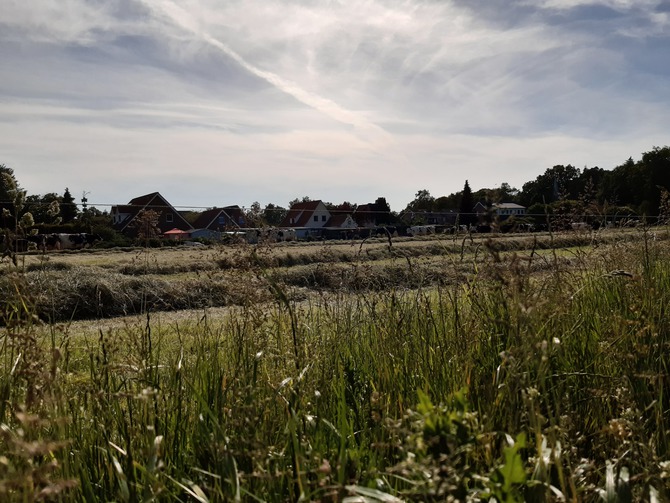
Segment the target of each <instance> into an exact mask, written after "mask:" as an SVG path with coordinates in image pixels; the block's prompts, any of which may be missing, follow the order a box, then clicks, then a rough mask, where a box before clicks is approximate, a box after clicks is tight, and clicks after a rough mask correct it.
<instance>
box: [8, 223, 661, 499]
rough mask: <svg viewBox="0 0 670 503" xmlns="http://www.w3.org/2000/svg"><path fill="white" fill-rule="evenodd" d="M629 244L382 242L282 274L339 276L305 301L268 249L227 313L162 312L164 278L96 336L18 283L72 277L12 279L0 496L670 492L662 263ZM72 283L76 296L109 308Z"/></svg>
mask: <svg viewBox="0 0 670 503" xmlns="http://www.w3.org/2000/svg"><path fill="white" fill-rule="evenodd" d="M639 237H640V239H639V242H638V243H630V242H629V243H625V244H622V243H615V244H612V245H607V246H605V245H599V246H598V247H596V248H590V249H588V250H585V251H583V252H575V251H573V252H571V253H572V255H571V256H570V257H569V258H564V257H559V254H558V253H556V254H554V255H553V257H551V256H546V255H538V254H536V253H534V252H531V253H525V254H521V253H517V252H515V253H511V254H506V253H503V250H501V249H500V248H499V247H497V246H495V245H493V244H484V245H482V246H481V247H480V248H479V249H478V250H477V252H476V254H466V255H461V256H459V255H458V253H456V254H449V253H447V252H445V254H444V255H443V256H441V258H440V260H439V261H437V262H435V261H427V262H426V264H424V263H422V262H421V260H422V259H421V258H415V257H409V256H400V255H390V256H388V257H386V258H385V260H387V261H388V263H387V264H386V265H385V266H384V269H380V270H384V271H385V272H388V271H396V273H395V274H397V275H398V278H397V280H392V281H388V280H387V281H383V280H382V279H381V276H375V275H374V272H375V270H374V268H372V269H369V268H368V269H366V267H368V266H372V264H367V263H366V262H367V260H363V259H361V260H360V261H359V262H356V261H353V262H351V263H346V264H331V265H328V264H301V265H299V266H297V265H294V266H292V267H291V270H293V271H300V270H301V269H299V267H308V268H311V267H321V270H319V271H318V273H317V271H316V269H307V270H305V269H302V271H303V273H304V274H305V276H308V278H307V279H306V280H305V281H306V283H305V285H307V286H309V285H314V284H318V285H328V286H330V287H331V288H323V289H318V290H317V293H316V294H315V295H310V296H307V297H305V296H303V297H301V298H300V299H301V300H296V299H297V298H298V297H296V295H295V294H294V293H295V292H294V290H293V288H294V287H293V286H292V285H293V284H298V280H297V279H295V280H294V281H284V280H285V279H286V278H287V276H286V275H285V274H283V273H281V272H278V269H277V267H278V265H277V263H273V265H272V266H271V267H270V268H268V267H266V263H265V262H263V260H265V259H264V258H263V256H262V255H260V258H256V259H254V258H253V257H250V261H249V263H248V265H247V267H246V269H245V270H246V275H245V276H242V275H240V276H235V277H236V278H244V279H243V280H242V281H245V282H247V283H249V282H256V286H255V287H254V288H253V289H247V290H244V289H241V288H240V289H239V291H247V292H249V295H250V297H249V298H248V299H247V300H246V301H245V300H243V299H239V302H237V304H238V305H239V306H240V307H238V308H235V309H232V310H230V312H229V314H227V315H222V316H220V317H216V318H214V317H212V315H211V314H210V312H209V311H208V310H207V309H206V306H203V305H199V304H198V305H196V306H195V307H199V308H201V310H200V314H199V315H198V316H197V317H196V316H194V318H193V319H192V320H191V321H180V322H174V323H171V324H167V325H164V324H161V323H158V322H156V321H155V317H154V316H153V314H152V313H153V312H154V310H155V309H157V308H158V307H160V301H161V297H162V296H164V295H166V293H165V292H166V291H168V290H169V288H168V287H167V286H165V285H163V284H161V283H160V282H159V281H158V280H155V281H154V279H152V277H151V276H150V275H145V276H143V277H142V278H137V277H131V278H130V279H132V280H133V281H140V280H147V282H140V283H134V284H133V286H132V287H128V290H127V292H126V295H127V296H130V295H131V292H135V294H136V295H139V300H138V303H139V307H138V308H137V309H138V311H140V312H143V315H142V316H141V317H138V318H136V321H135V322H129V323H128V324H127V325H125V326H124V327H123V328H121V329H114V330H112V329H109V330H105V329H104V328H100V330H98V331H97V333H95V334H88V335H85V334H78V333H75V332H74V329H73V328H72V325H69V324H65V325H62V324H61V325H57V324H54V323H51V324H47V325H44V324H42V323H41V322H40V321H39V317H38V316H37V314H38V313H37V306H38V305H40V303H44V302H45V301H44V298H50V302H51V305H52V306H53V312H55V311H56V310H57V309H63V311H64V312H65V311H66V310H74V309H75V307H73V305H71V304H68V305H67V306H65V307H63V306H61V304H60V302H61V301H60V298H61V297H60V296H65V291H64V289H63V290H61V289H56V288H53V287H49V288H46V287H45V288H43V289H41V290H40V291H39V293H36V289H35V288H34V282H35V281H38V280H39V278H38V279H36V277H35V276H33V275H37V274H41V275H43V277H47V276H49V275H51V274H63V273H72V272H73V269H68V270H67V271H61V270H58V268H53V267H52V268H48V269H46V270H42V271H38V270H36V271H30V272H27V271H26V272H22V271H20V270H17V271H14V272H7V273H5V274H4V276H3V280H4V281H5V283H4V285H5V287H4V290H3V295H4V296H5V306H4V309H3V327H2V332H1V333H0V398H1V402H0V499H1V500H2V501H21V502H25V501H49V500H51V501H82V500H83V501H129V502H135V501H190V500H195V501H201V502H204V501H269V502H275V501H276V502H283V501H298V500H301V501H348V502H350V503H351V502H358V501H366V502H367V501H468V500H469V501H499V502H515V501H566V500H568V501H594V502H595V501H612V502H613V501H620V502H624V501H639V500H649V501H652V500H655V501H664V500H667V499H668V498H670V494H669V493H668V491H667V485H668V480H670V453H669V447H670V444H669V442H668V431H669V429H670V424H669V422H670V414H669V413H668V407H669V406H668V404H669V403H670V391H669V390H670V379H669V377H668V375H669V374H668V366H669V364H670V362H669V359H670V357H669V356H668V354H669V352H668V349H669V347H668V345H669V341H670V336H669V334H668V328H669V327H668V323H669V322H668V321H667V315H668V313H667V310H668V302H669V301H670V298H669V296H670V261H669V260H668V259H669V258H670V253H668V249H667V245H666V244H665V243H664V242H663V241H658V240H654V239H653V235H651V234H650V233H649V232H647V231H645V232H643V233H641V234H640V235H639ZM259 253H262V251H260V250H256V251H255V254H256V256H257V257H259V255H258V254H259ZM461 257H464V258H463V260H461ZM474 257H477V259H475V258H474ZM150 266H151V264H147V267H150ZM439 267H442V268H443V269H448V268H452V269H453V268H456V269H458V270H459V271H460V272H459V274H460V276H459V278H460V280H458V281H445V280H444V275H440V273H439ZM347 271H348V272H347ZM90 274H91V275H94V274H95V273H94V272H91V273H90ZM123 277H124V276H123V275H119V276H117V277H115V278H114V281H119V282H121V283H123V281H125V280H124V279H122V278H123ZM366 277H367V278H368V280H369V281H373V285H372V286H371V287H365V282H366V279H365V278H366ZM450 277H451V276H450ZM105 278H107V279H109V277H107V276H105ZM310 278H311V279H310ZM315 278H317V279H315ZM318 278H320V279H318ZM324 278H326V279H324ZM352 278H354V279H352ZM355 278H358V279H355ZM375 278H377V279H375ZM440 278H442V279H440ZM71 281H72V282H75V281H77V282H79V285H81V284H82V283H86V282H87V281H90V283H91V285H92V284H93V283H94V282H93V281H92V280H89V279H87V276H86V272H85V271H77V274H76V279H72V280H71ZM212 281H214V280H213V279H212ZM238 281H239V279H238ZM374 281H377V282H378V283H376V284H375V283H374ZM112 283H113V282H112ZM168 283H169V282H168ZM47 284H49V285H53V284H54V283H53V282H49V283H43V285H47ZM222 284H224V283H223V282H222ZM336 284H337V285H339V287H337V288H335V287H334V285H336ZM196 285H202V281H200V282H197V283H192V284H189V285H187V286H184V287H183V288H184V289H183V290H181V293H182V294H184V295H186V293H187V291H189V292H188V293H189V295H193V293H192V292H191V291H190V290H193V289H195V288H199V286H196ZM238 286H239V285H238ZM302 286H304V285H302ZM258 287H261V288H262V289H264V291H265V292H266V293H265V296H264V297H259V296H258V294H257V293H254V292H257V290H258ZM87 288H89V290H82V288H81V286H78V287H77V288H76V290H77V291H79V292H82V291H86V292H88V293H87V294H86V296H84V295H82V297H81V303H82V304H83V303H85V302H86V300H87V299H88V297H90V296H97V297H96V298H98V299H99V298H104V288H103V285H101V284H97V286H96V287H95V289H94V288H93V286H90V287H87ZM111 288H112V287H111V286H110V294H111ZM114 288H118V287H114ZM233 290H234V288H233V286H228V290H226V291H227V292H229V291H233ZM101 292H102V293H101ZM115 292H116V290H115ZM138 292H139V293H138ZM220 295H226V292H223V291H217V290H209V291H205V292H204V293H203V294H202V298H206V297H207V296H209V297H210V298H212V299H213V298H215V297H217V296H220ZM175 296H178V295H177V294H175ZM190 298H191V299H193V298H194V297H190ZM263 300H268V302H261V301H263ZM113 301H114V299H112V298H110V300H109V302H113ZM96 302H97V301H96ZM191 302H192V301H187V302H185V303H186V304H187V305H188V304H190V303H191ZM211 303H212V304H213V303H214V301H213V300H212V301H211ZM166 304H168V303H167V302H166Z"/></svg>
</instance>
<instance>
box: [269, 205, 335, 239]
mask: <svg viewBox="0 0 670 503" xmlns="http://www.w3.org/2000/svg"><path fill="white" fill-rule="evenodd" d="M330 217H331V214H330V211H328V208H326V205H325V204H323V201H304V202H301V203H296V204H294V205H293V206H291V208H290V209H289V210H288V213H287V214H286V216H285V217H284V220H282V222H281V223H280V224H279V227H280V228H281V227H283V228H295V229H296V230H297V233H298V237H299V238H305V237H308V236H310V235H314V234H315V233H314V232H313V231H314V230H316V229H321V228H323V227H325V226H326V223H327V222H328V220H329V219H330ZM316 234H318V232H317V233H316Z"/></svg>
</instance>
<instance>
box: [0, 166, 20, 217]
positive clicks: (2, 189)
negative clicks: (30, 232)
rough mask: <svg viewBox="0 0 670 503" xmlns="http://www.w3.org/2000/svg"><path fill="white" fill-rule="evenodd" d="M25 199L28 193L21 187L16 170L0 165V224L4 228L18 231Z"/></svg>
mask: <svg viewBox="0 0 670 503" xmlns="http://www.w3.org/2000/svg"><path fill="white" fill-rule="evenodd" d="M25 197H26V193H25V191H23V190H21V187H19V183H18V182H17V180H16V177H15V176H14V170H13V169H12V168H8V167H7V166H5V165H4V164H0V223H2V227H3V228H11V229H13V230H16V227H17V226H18V218H19V212H20V211H21V209H22V207H23V203H24V202H25Z"/></svg>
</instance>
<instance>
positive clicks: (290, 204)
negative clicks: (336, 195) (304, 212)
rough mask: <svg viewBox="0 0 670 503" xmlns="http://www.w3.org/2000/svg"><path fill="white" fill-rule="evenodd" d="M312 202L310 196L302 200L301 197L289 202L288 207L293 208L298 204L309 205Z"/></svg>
mask: <svg viewBox="0 0 670 503" xmlns="http://www.w3.org/2000/svg"><path fill="white" fill-rule="evenodd" d="M310 201H311V199H310V198H309V196H303V197H302V199H301V198H299V197H296V198H295V199H292V200H291V201H289V202H288V207H289V208H292V207H293V206H294V205H296V204H298V203H308V202H310Z"/></svg>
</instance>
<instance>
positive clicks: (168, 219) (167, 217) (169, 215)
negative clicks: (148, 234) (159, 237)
mask: <svg viewBox="0 0 670 503" xmlns="http://www.w3.org/2000/svg"><path fill="white" fill-rule="evenodd" d="M165 221H166V222H167V223H169V224H171V223H172V222H174V215H172V213H166V214H165Z"/></svg>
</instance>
